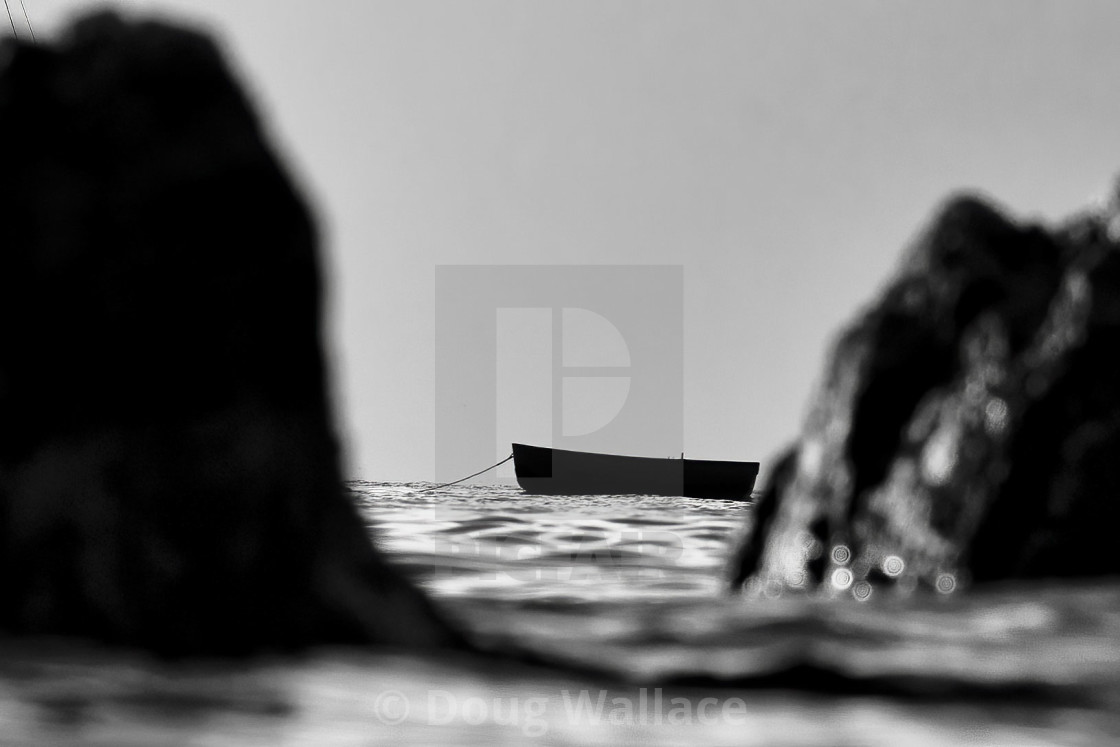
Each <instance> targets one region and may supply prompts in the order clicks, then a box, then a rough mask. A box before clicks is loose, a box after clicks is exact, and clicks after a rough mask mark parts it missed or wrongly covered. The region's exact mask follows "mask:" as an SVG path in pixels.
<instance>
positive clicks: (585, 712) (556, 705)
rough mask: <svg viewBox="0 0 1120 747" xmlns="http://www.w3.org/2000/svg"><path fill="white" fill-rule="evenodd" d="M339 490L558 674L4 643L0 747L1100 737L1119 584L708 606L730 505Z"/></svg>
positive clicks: (1113, 687) (382, 656)
mask: <svg viewBox="0 0 1120 747" xmlns="http://www.w3.org/2000/svg"><path fill="white" fill-rule="evenodd" d="M353 487H354V488H355V490H356V494H357V495H358V497H359V498H360V501H361V505H362V507H363V511H364V512H365V515H366V517H367V519H368V520H369V522H370V524H371V525H376V526H377V527H378V528H379V534H380V536H381V544H382V546H383V547H384V548H385V549H386V551H388V552H389V553H391V555H392V557H394V558H395V559H396V560H398V561H399V562H400V563H401V564H402V565H403V566H404V567H405V568H406V569H407V570H408V572H409V573H411V574H412V575H413V576H414V577H415V578H416V579H417V580H418V581H419V582H420V583H422V584H423V585H424V586H425V587H426V588H428V589H429V590H430V591H431V593H432V594H433V595H434V596H435V597H436V598H437V599H438V600H439V602H440V604H441V605H442V606H443V607H444V609H446V610H447V612H448V614H450V615H452V616H453V617H455V618H456V619H458V620H459V621H460V622H461V623H462V624H463V625H465V626H467V627H468V628H469V629H470V630H471V631H473V633H474V635H475V637H476V638H477V639H478V640H479V641H480V642H483V643H485V644H486V645H488V646H493V647H495V648H499V649H507V648H513V647H520V648H531V649H533V650H537V651H541V652H545V653H547V655H548V656H550V657H552V658H555V659H556V660H560V661H563V662H566V663H568V664H572V665H576V666H574V667H571V668H568V669H566V670H563V672H564V673H559V672H560V670H554V669H546V668H532V667H528V666H514V665H503V666H498V665H497V664H496V663H495V662H494V661H493V660H491V659H477V658H470V657H464V658H461V659H456V660H447V659H446V658H441V659H438V660H437V659H434V658H424V657H417V656H406V655H402V654H397V653H392V652H373V653H370V652H355V651H352V650H324V651H320V652H317V653H315V654H312V655H309V656H307V657H304V658H301V659H299V660H295V661H293V660H287V659H284V660H281V659H277V660H269V661H262V662H259V663H257V664H255V665H254V666H251V667H238V666H232V665H230V664H228V663H222V662H202V663H199V662H193V663H190V664H177V665H169V664H160V663H155V662H152V661H150V660H147V659H145V658H143V657H141V656H138V655H135V654H131V653H130V654H122V653H119V652H106V651H99V650H89V649H84V648H74V647H73V646H72V645H70V644H67V646H65V647H64V646H62V645H61V644H58V643H42V642H41V643H38V644H35V645H34V646H30V647H29V646H28V645H27V644H26V643H8V644H5V645H4V649H3V652H2V654H0V661H2V663H0V742H3V743H4V744H28V745H30V744H43V743H50V744H64V743H75V744H104V745H121V744H136V745H148V744H198V745H217V744H262V745H263V744H270V745H271V744H296V745H302V744H307V745H321V744H343V745H350V744H352V745H371V744H382V743H391V744H415V745H437V744H480V745H483V744H485V745H492V744H496V745H501V744H510V745H520V744H525V743H527V742H534V743H541V744H557V745H561V744H602V745H608V744H609V745H614V744H635V745H637V744H752V745H767V746H770V745H802V744H812V745H879V744H882V745H894V744H907V745H911V744H918V745H923V744H929V745H941V744H945V745H949V744H954V745H955V744H1007V745H1044V744H1046V745H1048V744H1081V745H1098V744H1110V743H1115V742H1117V741H1118V740H1120V718H1118V717H1117V716H1115V715H1113V714H1114V713H1116V712H1117V711H1118V710H1120V653H1118V651H1117V647H1116V645H1115V642H1116V641H1117V640H1118V637H1120V590H1118V588H1114V587H1113V586H1112V585H1110V584H1107V583H1095V584H1081V585H1077V586H1068V585H1067V586H1059V585H1052V586H1048V587H1044V588H1039V587H1037V586H1035V587H1023V588H1014V587H1007V588H1002V589H995V590H989V591H984V592H972V593H969V594H966V595H962V594H949V595H936V594H931V595H926V596H919V597H915V598H912V599H909V600H907V599H900V598H894V597H891V596H890V595H887V594H879V593H876V594H874V595H871V596H870V597H869V598H867V599H866V601H864V602H859V601H856V599H857V598H858V597H856V596H853V595H852V594H847V595H845V596H842V597H837V598H835V599H827V598H821V597H817V598H809V597H805V596H800V595H796V594H795V595H790V594H786V595H784V596H781V597H779V598H774V599H771V598H765V597H760V598H754V599H744V598H735V597H727V596H725V595H723V594H722V581H721V577H720V569H721V567H722V564H723V561H724V555H725V552H726V550H727V546H728V542H729V541H730V538H731V536H732V535H733V533H735V532H737V531H738V530H739V528H740V526H741V524H742V522H743V517H744V512H745V511H749V509H745V508H744V506H743V504H736V503H730V502H724V501H703V500H688V499H675V498H663V497H643V496H593V497H535V496H525V495H523V494H521V493H520V492H519V491H517V490H516V489H510V488H470V487H469V488H459V489H457V490H448V491H442V492H439V493H428V494H424V493H420V492H418V491H419V490H420V489H421V488H423V487H426V486H425V485H400V484H396V485H391V484H370V483H361V484H355V485H354V486H353ZM888 560H889V559H888ZM892 569H893V566H892ZM580 667H584V668H585V669H586V668H596V669H599V670H602V671H603V672H604V674H601V675H587V674H579V672H580V671H581V670H580Z"/></svg>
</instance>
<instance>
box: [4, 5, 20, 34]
mask: <svg viewBox="0 0 1120 747" xmlns="http://www.w3.org/2000/svg"><path fill="white" fill-rule="evenodd" d="M4 10H6V11H8V23H10V24H12V36H14V37H15V38H17V39H18V38H19V34H17V33H16V21H15V19H14V18H12V6H10V5H8V0H4Z"/></svg>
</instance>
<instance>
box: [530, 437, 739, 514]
mask: <svg viewBox="0 0 1120 747" xmlns="http://www.w3.org/2000/svg"><path fill="white" fill-rule="evenodd" d="M513 466H514V471H515V472H516V473H517V484H518V485H520V486H521V488H522V490H524V491H525V492H527V493H537V494H543V495H620V494H640V495H683V496H688V497H690V498H728V499H731V500H747V499H749V498H750V496H751V490H753V489H754V481H755V478H756V477H757V476H758V462H716V461H709V460H704V459H654V458H650V457H633V456H616V455H614V454H592V453H589V452H585V451H566V450H564V449H549V448H545V447H542V446H526V445H525V444H514V445H513Z"/></svg>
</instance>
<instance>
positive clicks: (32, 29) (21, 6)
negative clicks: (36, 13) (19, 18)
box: [4, 0, 37, 42]
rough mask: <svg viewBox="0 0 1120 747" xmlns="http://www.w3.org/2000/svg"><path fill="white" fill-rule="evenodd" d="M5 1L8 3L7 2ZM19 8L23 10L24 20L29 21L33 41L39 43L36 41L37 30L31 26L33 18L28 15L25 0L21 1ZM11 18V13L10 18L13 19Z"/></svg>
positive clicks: (28, 27) (28, 26)
mask: <svg viewBox="0 0 1120 747" xmlns="http://www.w3.org/2000/svg"><path fill="white" fill-rule="evenodd" d="M4 1H5V2H7V0H4ZM19 7H20V8H21V9H22V10H23V20H25V21H27V30H28V31H30V32H31V41H33V42H34V41H37V40H36V39H35V29H34V28H32V26H31V16H29V15H27V6H26V5H24V4H23V0H19ZM11 16H12V14H11V12H10V11H9V12H8V17H9V18H11Z"/></svg>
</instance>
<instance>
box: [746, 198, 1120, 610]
mask: <svg viewBox="0 0 1120 747" xmlns="http://www.w3.org/2000/svg"><path fill="white" fill-rule="evenodd" d="M1116 213H1117V211H1116V210H1115V209H1113V208H1109V209H1105V210H1102V211H1098V212H1097V213H1086V214H1085V215H1083V216H1079V217H1078V218H1076V219H1074V220H1071V221H1070V222H1069V223H1067V224H1066V225H1063V226H1059V227H1057V228H1054V229H1050V230H1048V229H1046V228H1043V227H1040V226H1035V225H1025V224H1020V223H1016V222H1014V221H1012V220H1010V219H1008V218H1006V217H1004V216H1003V215H1002V214H1001V213H1000V212H998V211H997V210H996V209H994V208H993V207H991V206H990V205H988V204H987V203H985V202H984V201H982V200H979V199H976V198H969V197H962V198H958V199H955V200H952V201H951V202H949V203H948V204H947V205H946V206H945V207H944V208H943V209H942V211H941V212H940V214H939V215H938V217H937V218H936V219H935V220H934V221H933V224H932V226H931V227H930V228H929V229H928V230H927V231H926V232H925V234H924V235H923V236H921V237H920V238H919V240H918V241H917V242H916V243H915V245H914V246H913V248H912V249H911V251H910V252H909V253H908V255H907V256H906V257H905V258H904V262H903V265H902V268H901V270H900V272H899V273H898V275H897V276H896V277H895V278H894V279H893V281H892V282H890V283H889V284H888V285H887V287H886V288H885V289H884V291H883V292H882V295H881V296H880V298H879V299H878V301H877V302H876V303H875V304H873V305H872V306H871V307H870V308H868V309H867V310H866V311H865V312H864V313H862V314H861V315H860V317H859V318H858V319H857V320H856V321H855V323H854V324H852V325H851V326H850V327H848V328H847V329H846V331H844V332H843V333H842V334H841V336H840V338H839V340H838V342H837V344H836V346H835V349H834V351H833V354H832V356H831V359H830V361H829V363H828V365H827V369H826V371H825V375H824V378H823V380H822V382H821V383H820V385H819V391H818V392H817V394H816V396H815V399H814V400H813V403H812V406H811V408H810V411H809V415H808V418H807V421H806V424H805V426H804V428H803V430H802V433H801V436H800V438H799V440H798V442H797V443H796V444H795V445H794V446H793V447H792V448H791V449H790V450H789V451H787V452H786V454H785V455H784V456H782V457H781V458H780V459H779V460H778V462H777V467H776V468H775V469H774V470H773V475H772V477H771V479H770V481H769V484H768V486H767V488H766V490H765V491H764V494H763V497H762V499H761V500H760V503H759V505H758V507H757V510H756V513H755V518H754V523H753V525H752V527H751V531H750V534H749V536H748V537H747V538H746V540H745V541H744V543H743V544H742V546H741V547H740V548H739V552H738V555H737V557H736V559H735V561H734V563H733V568H732V573H733V575H734V581H735V584H736V586H738V585H739V584H742V583H746V584H747V585H748V586H749V587H752V588H754V589H756V590H759V591H762V592H768V593H777V592H780V591H781V590H783V589H790V588H823V589H827V590H830V591H832V592H834V593H842V594H848V593H851V594H853V595H855V596H856V597H857V598H866V597H867V596H868V595H870V594H871V593H873V591H874V590H875V589H876V588H883V587H894V588H900V589H903V590H909V589H913V588H916V587H919V586H927V587H933V588H937V589H939V590H941V591H951V590H953V589H954V588H956V587H957V586H958V584H960V583H961V582H962V581H969V580H971V581H975V582H981V581H994V580H1001V579H1028V578H1039V577H1048V576H1092V575H1104V574H1116V573H1120V554H1118V553H1116V552H1114V551H1113V550H1112V538H1113V537H1114V536H1115V533H1116V527H1117V526H1120V458H1117V457H1118V456H1120V247H1118V245H1117V244H1116V242H1115V241H1114V240H1113V238H1111V237H1110V223H1111V228H1112V231H1111V236H1115V235H1116V231H1115V228H1116V226H1117V220H1116V218H1115V217H1113V216H1114V214H1116Z"/></svg>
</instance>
